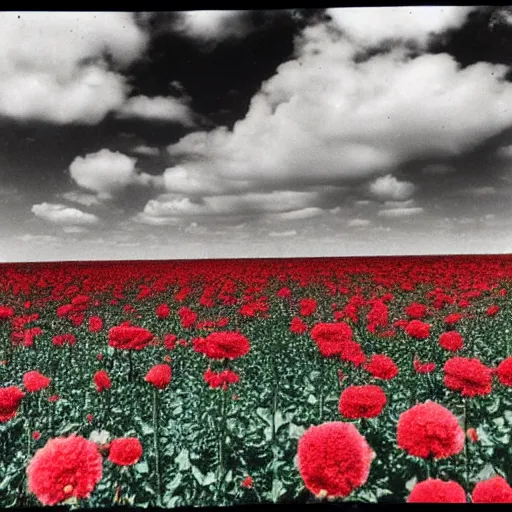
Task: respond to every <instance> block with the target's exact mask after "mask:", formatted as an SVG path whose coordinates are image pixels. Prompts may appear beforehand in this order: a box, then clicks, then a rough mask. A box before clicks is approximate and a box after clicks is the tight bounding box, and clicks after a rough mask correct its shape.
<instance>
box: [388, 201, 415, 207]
mask: <svg viewBox="0 0 512 512" xmlns="http://www.w3.org/2000/svg"><path fill="white" fill-rule="evenodd" d="M413 204H414V199H408V200H407V201H385V202H384V206H385V207H386V208H408V207H410V206H412V205H413Z"/></svg>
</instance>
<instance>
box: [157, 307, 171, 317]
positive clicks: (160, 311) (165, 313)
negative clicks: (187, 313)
mask: <svg viewBox="0 0 512 512" xmlns="http://www.w3.org/2000/svg"><path fill="white" fill-rule="evenodd" d="M170 314H171V309H170V308H169V306H168V305H167V304H160V305H159V306H157V308H156V316H157V317H158V318H160V319H162V320H163V319H164V318H169V315H170Z"/></svg>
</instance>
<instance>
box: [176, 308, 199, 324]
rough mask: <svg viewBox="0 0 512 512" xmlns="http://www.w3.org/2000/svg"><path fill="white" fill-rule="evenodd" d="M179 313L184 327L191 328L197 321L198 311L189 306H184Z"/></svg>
mask: <svg viewBox="0 0 512 512" xmlns="http://www.w3.org/2000/svg"><path fill="white" fill-rule="evenodd" d="M178 315H179V316H180V320H181V326H182V327H183V328H184V329H189V328H190V327H192V326H193V325H194V324H195V323H196V320H197V313H195V312H194V311H192V310H191V309H189V308H187V307H182V308H181V309H180V310H179V311H178Z"/></svg>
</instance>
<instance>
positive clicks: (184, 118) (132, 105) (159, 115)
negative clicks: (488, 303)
mask: <svg viewBox="0 0 512 512" xmlns="http://www.w3.org/2000/svg"><path fill="white" fill-rule="evenodd" d="M116 115H117V117H119V118H140V119H152V120H156V121H169V122H174V123H179V124H182V125H184V126H188V127H192V126H195V122H194V120H193V117H194V114H193V112H192V110H190V107H189V106H188V105H187V103H186V101H184V100H182V99H180V98H172V97H164V96H155V97H153V98H148V97H147V96H134V97H133V98H130V99H129V100H128V101H126V103H124V104H123V105H122V106H121V107H120V108H119V109H118V110H117V112H116Z"/></svg>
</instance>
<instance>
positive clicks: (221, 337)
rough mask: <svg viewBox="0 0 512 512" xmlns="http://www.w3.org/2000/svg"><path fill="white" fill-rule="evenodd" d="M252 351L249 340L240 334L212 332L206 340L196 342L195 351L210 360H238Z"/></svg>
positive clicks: (201, 339)
mask: <svg viewBox="0 0 512 512" xmlns="http://www.w3.org/2000/svg"><path fill="white" fill-rule="evenodd" d="M250 349H251V344H250V343H249V340H248V339H247V337H246V336H244V335H243V334H241V333H239V332H232V331H223V332H212V333H211V334H209V335H208V336H206V338H196V339H195V340H194V350H195V351H196V352H199V353H202V354H204V355H205V356H206V357H209V358H210V359H238V358H239V357H243V356H245V355H246V354H247V353H248V352H249V350H250Z"/></svg>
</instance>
